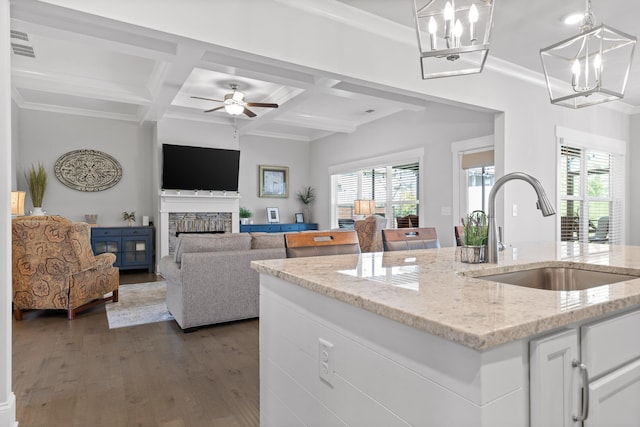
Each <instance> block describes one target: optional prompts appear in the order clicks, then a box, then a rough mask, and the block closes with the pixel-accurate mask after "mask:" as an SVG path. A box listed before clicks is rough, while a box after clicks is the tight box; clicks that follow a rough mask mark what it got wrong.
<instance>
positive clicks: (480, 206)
mask: <svg viewBox="0 0 640 427" xmlns="http://www.w3.org/2000/svg"><path fill="white" fill-rule="evenodd" d="M460 166H461V167H462V169H463V170H464V171H465V176H466V188H465V189H466V193H467V197H466V203H467V206H466V209H467V213H471V212H473V211H477V210H480V211H484V212H487V208H488V206H489V193H490V192H491V189H492V188H493V183H494V182H495V177H496V168H495V166H494V152H493V150H486V149H484V150H481V151H471V152H466V153H463V154H462V159H461V162H460Z"/></svg>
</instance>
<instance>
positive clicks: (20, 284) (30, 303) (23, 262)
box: [11, 216, 119, 320]
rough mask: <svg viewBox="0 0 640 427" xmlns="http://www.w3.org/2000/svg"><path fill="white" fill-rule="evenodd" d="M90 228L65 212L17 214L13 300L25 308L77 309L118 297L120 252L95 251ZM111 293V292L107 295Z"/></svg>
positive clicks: (71, 312)
mask: <svg viewBox="0 0 640 427" xmlns="http://www.w3.org/2000/svg"><path fill="white" fill-rule="evenodd" d="M90 233H91V231H90V228H89V225H88V224H85V223H83V222H71V221H69V220H68V219H66V218H63V217H60V216H26V217H18V218H14V219H13V221H12V227H11V241H12V269H13V273H12V279H13V305H14V316H15V318H16V320H22V310H28V309H62V310H67V317H68V318H69V320H72V319H74V318H75V315H76V313H77V312H80V311H82V310H85V309H87V308H89V307H93V306H94V305H96V304H100V303H103V302H106V301H113V302H117V301H118V285H119V275H118V268H117V267H114V266H113V263H114V262H115V260H116V257H115V255H114V254H101V255H98V256H94V254H93V251H92V249H91V237H90ZM109 292H111V296H109V297H105V295H106V294H108V293H109Z"/></svg>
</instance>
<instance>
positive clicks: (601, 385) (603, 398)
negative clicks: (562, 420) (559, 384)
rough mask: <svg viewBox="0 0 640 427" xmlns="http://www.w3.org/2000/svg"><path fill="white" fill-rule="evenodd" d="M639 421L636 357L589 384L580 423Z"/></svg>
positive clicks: (623, 425)
mask: <svg viewBox="0 0 640 427" xmlns="http://www.w3.org/2000/svg"><path fill="white" fill-rule="evenodd" d="M638 425H640V360H636V361H635V362H632V363H629V364H627V365H625V366H623V367H622V368H620V369H616V370H615V371H613V372H612V373H610V374H609V375H606V376H604V377H602V378H600V379H599V380H596V381H594V382H592V383H591V384H590V385H589V417H588V418H587V420H586V421H585V422H584V427H601V426H606V427H636V426H638Z"/></svg>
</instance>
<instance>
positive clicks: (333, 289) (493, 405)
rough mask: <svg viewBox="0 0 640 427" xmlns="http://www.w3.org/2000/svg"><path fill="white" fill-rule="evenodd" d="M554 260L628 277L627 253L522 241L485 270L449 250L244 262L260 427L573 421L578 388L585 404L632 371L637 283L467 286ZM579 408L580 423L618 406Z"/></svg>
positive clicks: (636, 259) (638, 250)
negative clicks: (255, 293)
mask: <svg viewBox="0 0 640 427" xmlns="http://www.w3.org/2000/svg"><path fill="white" fill-rule="evenodd" d="M561 262H564V263H567V262H568V263H570V264H571V265H575V266H583V267H584V266H588V268H590V269H595V270H605V271H609V272H611V271H615V272H620V273H624V274H631V275H634V276H637V275H640V247H629V246H611V247H610V246H608V245H596V244H592V245H580V244H575V243H558V244H554V243H549V244H529V245H521V246H518V247H517V248H508V249H507V250H505V251H504V252H502V253H501V254H500V260H499V264H498V265H490V264H463V263H461V262H460V261H459V254H458V252H457V250H456V248H441V249H433V250H420V251H411V252H388V253H373V254H361V255H359V256H358V255H349V256H328V257H314V258H297V259H286V260H269V261H254V262H253V263H252V266H253V268H254V269H256V270H257V271H258V272H259V273H260V275H261V278H260V283H261V285H260V286H261V296H260V298H261V299H260V372H261V425H264V426H271V425H273V426H287V425H321V426H324V425H349V426H360V425H362V426H365V425H366V426H376V425H380V426H394V425H425V426H431V425H433V426H441V425H442V426H444V425H446V426H458V425H459V426H491V427H493V426H502V425H504V426H510V427H512V426H529V425H531V426H535V425H541V426H543V425H544V426H547V425H573V424H572V423H571V421H570V422H566V418H567V417H569V418H570V419H571V418H573V416H578V417H580V416H584V409H585V408H584V407H583V406H582V404H581V403H582V402H581V400H580V398H581V391H582V389H583V388H585V387H583V385H585V384H586V385H587V386H586V388H589V389H593V391H594V393H592V398H591V400H593V399H595V398H598V396H599V394H598V390H597V387H599V386H601V385H602V384H601V383H604V382H606V381H605V380H610V379H611V378H610V376H612V375H613V376H614V377H615V378H618V377H620V375H622V374H621V373H624V375H623V377H624V378H633V377H634V375H635V374H636V369H635V368H636V366H635V365H634V364H633V363H634V362H637V361H638V360H639V359H640V348H636V347H640V344H638V345H636V344H637V343H638V341H640V340H639V339H638V334H637V330H638V329H635V333H633V332H632V331H634V327H635V326H639V327H640V315H638V314H637V313H636V311H637V310H639V309H640V279H632V280H625V281H622V282H618V283H614V284H610V285H603V286H598V287H594V288H590V289H585V290H581V291H548V290H541V289H531V288H527V287H521V286H514V285H509V284H504V283H499V282H495V281H488V280H482V279H480V278H476V277H474V276H477V275H479V274H484V273H486V274H490V273H497V272H502V271H509V270H519V269H522V268H528V267H530V266H532V265H534V266H542V265H551V266H552V265H559V263H561ZM636 323H637V325H636ZM618 330H620V331H626V332H625V333H628V334H629V336H623V335H620V336H619V337H617V335H616V334H615V333H611V331H614V332H615V331H618ZM593 337H595V338H593ZM602 337H603V338H602ZM612 339H613V341H611V340H612ZM616 339H618V341H616ZM607 340H609V341H607ZM629 343H631V344H630V345H629ZM600 346H605V347H606V348H600ZM616 346H617V347H616ZM618 347H619V348H618ZM613 350H616V352H615V353H616V355H621V356H615V357H613V358H609V357H600V359H599V360H596V359H597V358H596V357H595V356H594V355H597V354H603V352H610V351H613ZM581 358H582V362H583V364H584V365H587V363H586V361H585V359H590V360H589V361H590V362H591V363H592V364H593V365H594V373H595V374H594V373H592V376H591V378H588V377H587V376H586V375H585V373H586V371H584V370H581V368H580V366H577V367H574V366H572V362H573V360H574V359H575V360H577V361H578V360H580V359H581ZM610 359H611V360H610ZM638 371H640V367H638ZM639 376H640V375H639ZM556 382H557V383H558V384H560V385H559V386H557V384H555V383H556ZM633 384H635V383H632V385H630V386H628V387H626V388H624V387H623V389H624V390H625V393H626V394H625V395H624V397H625V398H628V397H629V396H630V395H631V396H632V397H634V396H635V397H636V399H637V398H638V396H637V395H635V394H633V393H640V390H638V389H637V386H635V385H633ZM557 387H560V390H556V388H557ZM593 396H595V398H594V397H593ZM603 399H604V398H603ZM558 402H559V404H558ZM611 402H613V404H610V403H611ZM592 403H593V404H592V411H591V412H592V414H591V416H590V418H588V419H587V421H585V423H584V425H606V424H597V422H598V421H599V420H600V421H601V420H603V419H605V418H602V417H604V416H607V414H609V413H610V412H616V411H617V408H618V406H616V405H620V404H619V403H616V402H614V401H613V400H608V401H607V402H605V401H604V400H602V404H600V403H599V402H592ZM605 403H606V404H605ZM607 405H608V406H607ZM629 411H631V410H630V409H629ZM636 415H638V414H635V413H633V414H629V417H632V416H636ZM598 417H600V418H598ZM556 418H561V419H560V420H559V422H558V423H557V424H553V421H554V420H555V419H556ZM590 423H591V424H590ZM575 425H579V424H575Z"/></svg>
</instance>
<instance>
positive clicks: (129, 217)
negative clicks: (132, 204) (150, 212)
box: [122, 212, 136, 227]
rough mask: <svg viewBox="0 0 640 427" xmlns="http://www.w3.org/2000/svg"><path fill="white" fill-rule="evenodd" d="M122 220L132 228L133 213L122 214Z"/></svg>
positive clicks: (134, 219)
mask: <svg viewBox="0 0 640 427" xmlns="http://www.w3.org/2000/svg"><path fill="white" fill-rule="evenodd" d="M122 219H123V220H125V221H127V223H128V225H129V227H133V226H134V225H135V223H136V213H135V212H122Z"/></svg>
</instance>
